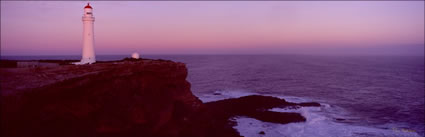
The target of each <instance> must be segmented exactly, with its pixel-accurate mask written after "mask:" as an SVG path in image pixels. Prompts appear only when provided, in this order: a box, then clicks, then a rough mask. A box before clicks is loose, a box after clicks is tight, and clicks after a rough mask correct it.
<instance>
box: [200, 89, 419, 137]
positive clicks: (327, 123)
mask: <svg viewBox="0 0 425 137" xmlns="http://www.w3.org/2000/svg"><path fill="white" fill-rule="evenodd" d="M248 95H260V93H255V92H248V91H245V90H231V91H230V90H220V91H215V92H213V93H212V94H204V95H200V96H199V98H200V99H201V100H202V101H203V102H211V101H217V100H222V99H229V98H238V97H242V96H248ZM261 95H266V96H274V97H278V98H282V99H285V100H286V101H288V102H294V103H301V102H312V101H314V100H312V99H309V98H300V97H293V96H279V95H274V94H261ZM270 111H276V112H297V113H300V114H301V115H303V116H304V117H305V118H306V122H301V123H289V124H275V123H269V122H262V121H259V120H256V119H253V118H249V117H234V118H232V120H234V121H236V122H237V125H236V126H235V127H234V128H235V129H236V130H237V131H238V132H239V133H240V134H241V135H242V136H245V137H259V136H260V137H278V136H279V137H383V136H385V137H421V135H419V134H418V133H416V132H415V131H413V130H408V129H402V128H391V127H394V126H388V125H382V126H380V127H382V128H378V127H376V126H375V127H372V126H359V125H355V124H352V123H351V122H350V119H360V118H356V117H350V116H349V114H348V112H346V111H345V110H344V109H343V108H340V107H337V106H332V105H330V104H325V103H321V107H300V108H273V109H270Z"/></svg>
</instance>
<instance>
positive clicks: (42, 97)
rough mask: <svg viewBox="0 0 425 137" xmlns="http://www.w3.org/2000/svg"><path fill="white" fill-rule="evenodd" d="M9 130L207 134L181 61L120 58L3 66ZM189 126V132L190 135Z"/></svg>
mask: <svg viewBox="0 0 425 137" xmlns="http://www.w3.org/2000/svg"><path fill="white" fill-rule="evenodd" d="M1 74H2V81H1V84H2V85H1V89H2V92H3V91H4V93H3V95H2V98H1V101H2V108H1V110H2V112H1V114H2V115H1V126H2V128H1V132H2V133H1V134H2V135H3V136H43V137H47V136H56V137H58V136H61V137H65V136H72V137H76V136H79V137H81V136H180V135H181V134H186V135H191V136H205V133H201V132H199V133H194V132H191V133H189V131H190V130H187V129H186V128H187V127H188V126H190V123H193V122H192V121H193V120H192V118H193V117H194V116H195V115H196V113H199V112H201V111H202V110H203V107H204V106H203V104H202V102H201V101H200V100H199V99H198V98H197V97H195V96H194V95H193V94H192V92H191V91H190V83H188V82H187V81H186V77H187V69H186V67H185V64H183V63H175V62H171V61H163V60H143V61H122V62H109V63H98V64H94V65H83V66H74V65H69V66H61V67H57V68H25V69H20V70H16V69H2V70H1ZM184 132H187V133H184Z"/></svg>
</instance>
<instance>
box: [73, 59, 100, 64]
mask: <svg viewBox="0 0 425 137" xmlns="http://www.w3.org/2000/svg"><path fill="white" fill-rule="evenodd" d="M95 62H96V60H93V59H82V60H81V61H80V62H73V63H72V64H74V65H84V64H93V63H95Z"/></svg>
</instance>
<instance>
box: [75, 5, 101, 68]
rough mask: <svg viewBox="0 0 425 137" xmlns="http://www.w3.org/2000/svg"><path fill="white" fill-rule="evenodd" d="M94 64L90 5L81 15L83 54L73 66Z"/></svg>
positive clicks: (92, 24)
mask: <svg viewBox="0 0 425 137" xmlns="http://www.w3.org/2000/svg"><path fill="white" fill-rule="evenodd" d="M94 62H96V56H95V53H94V17H93V8H92V7H91V6H90V3H87V6H85V7H84V15H83V54H82V58H81V61H80V62H76V63H75V64H92V63H94Z"/></svg>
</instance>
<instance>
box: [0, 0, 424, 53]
mask: <svg viewBox="0 0 425 137" xmlns="http://www.w3.org/2000/svg"><path fill="white" fill-rule="evenodd" d="M86 3H87V2H86V1H1V55H2V56H6V55H81V50H82V31H83V30H82V29H83V26H82V25H83V24H82V21H81V17H82V15H83V7H84V6H85V5H86ZM90 5H91V6H92V7H93V15H94V16H95V22H94V31H95V32H94V33H95V34H94V35H95V51H96V54H97V55H122V54H131V53H133V52H139V53H140V54H142V55H143V54H297V53H301V54H368V55H369V54H371V55H415V56H416V55H421V56H423V55H424V43H425V42H424V33H425V32H424V31H425V29H424V25H425V24H424V1H156V2H155V1H93V2H90Z"/></svg>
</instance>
